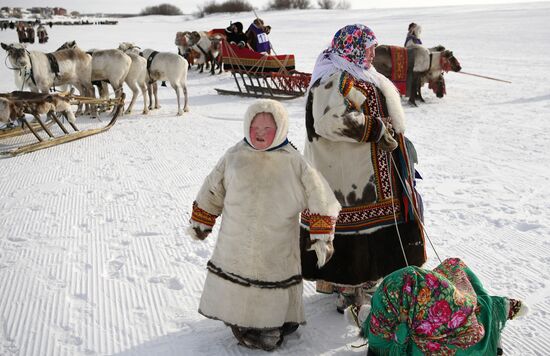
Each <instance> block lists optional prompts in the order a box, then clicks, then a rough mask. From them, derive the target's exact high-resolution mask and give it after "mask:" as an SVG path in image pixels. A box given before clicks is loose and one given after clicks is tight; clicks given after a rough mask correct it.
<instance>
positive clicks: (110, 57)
mask: <svg viewBox="0 0 550 356" xmlns="http://www.w3.org/2000/svg"><path fill="white" fill-rule="evenodd" d="M60 48H78V47H77V45H76V42H75V41H70V42H65V43H64V44H63V45H62V46H61V47H60ZM90 52H91V54H92V81H108V82H109V84H111V86H112V87H113V90H114V92H115V96H116V97H117V98H118V97H120V96H121V95H122V86H123V84H124V81H125V80H126V76H127V75H128V72H129V71H130V66H131V65H132V59H131V58H130V57H129V56H128V55H127V54H126V53H124V52H122V51H121V50H118V49H105V50H95V49H94V50H91V51H90ZM107 95H108V93H106V91H105V90H104V91H103V93H101V92H100V96H101V97H105V96H107Z"/></svg>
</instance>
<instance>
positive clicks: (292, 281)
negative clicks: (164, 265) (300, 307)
mask: <svg viewBox="0 0 550 356" xmlns="http://www.w3.org/2000/svg"><path fill="white" fill-rule="evenodd" d="M206 268H208V270H209V271H210V272H212V273H214V274H215V275H216V276H218V277H220V278H223V279H225V280H227V281H229V282H232V283H235V284H239V285H241V286H244V287H256V288H268V289H275V288H282V289H286V288H289V287H292V286H294V285H296V284H300V283H302V275H301V274H297V275H295V276H292V277H290V278H287V279H285V280H282V281H275V282H268V281H261V280H259V279H251V278H246V277H242V276H239V275H238V274H235V273H231V272H225V271H224V270H223V269H222V268H221V267H218V266H216V265H215V264H213V263H212V261H208V264H207V265H206Z"/></svg>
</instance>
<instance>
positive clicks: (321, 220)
mask: <svg viewBox="0 0 550 356" xmlns="http://www.w3.org/2000/svg"><path fill="white" fill-rule="evenodd" d="M335 225H336V218H334V217H332V216H323V215H319V214H311V215H310V216H309V233H310V235H311V238H312V239H317V240H325V241H331V240H332V238H331V236H332V235H334V226H335Z"/></svg>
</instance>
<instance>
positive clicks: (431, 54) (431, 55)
mask: <svg viewBox="0 0 550 356" xmlns="http://www.w3.org/2000/svg"><path fill="white" fill-rule="evenodd" d="M432 58H433V53H432V52H430V65H428V72H429V71H430V70H431V69H432Z"/></svg>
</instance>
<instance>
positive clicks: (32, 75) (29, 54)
mask: <svg viewBox="0 0 550 356" xmlns="http://www.w3.org/2000/svg"><path fill="white" fill-rule="evenodd" d="M25 51H26V52H27V56H29V63H30V65H31V70H30V71H29V77H31V80H32V82H33V84H34V85H35V86H37V84H36V79H34V71H33V70H32V58H31V53H30V52H29V51H27V50H25ZM23 87H25V80H23Z"/></svg>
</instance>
